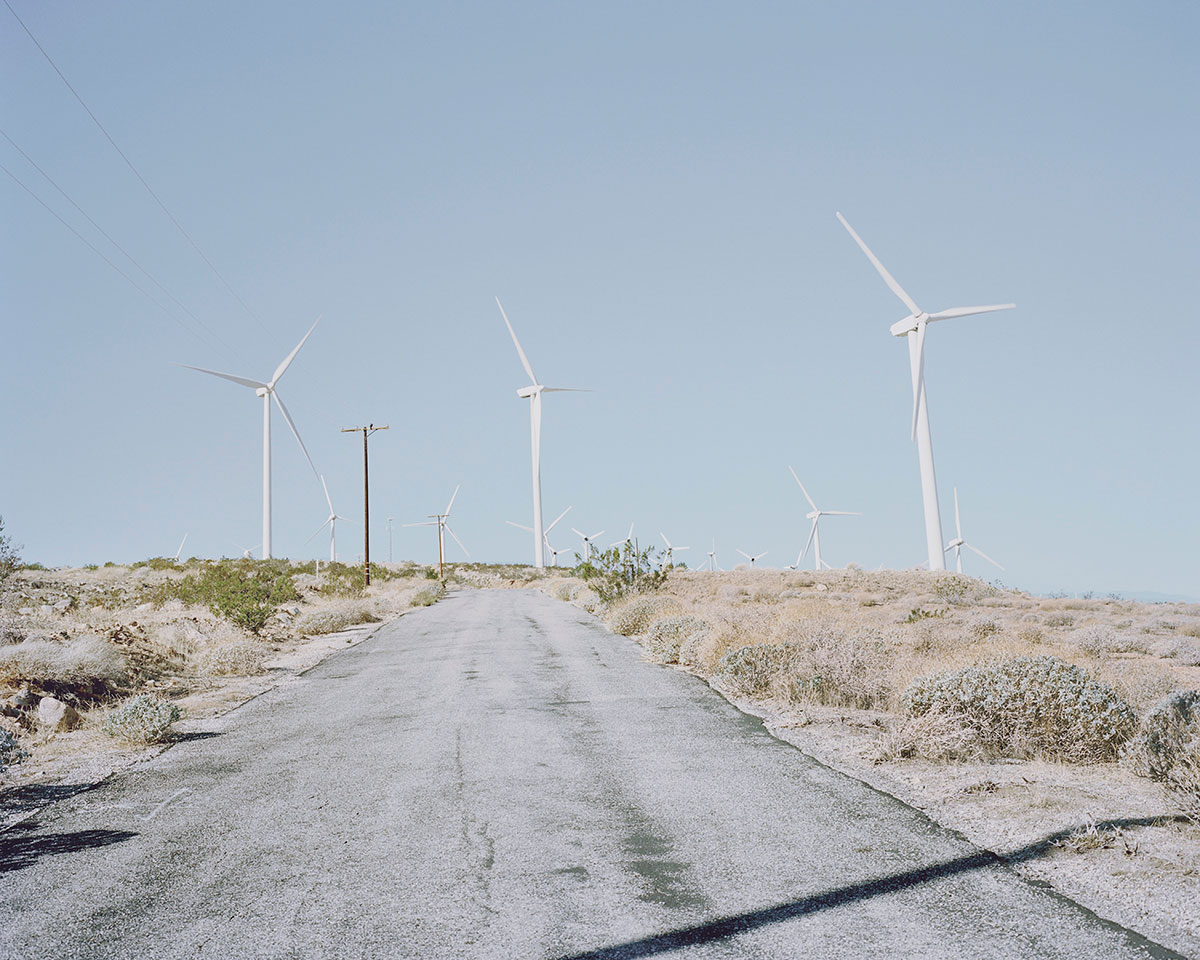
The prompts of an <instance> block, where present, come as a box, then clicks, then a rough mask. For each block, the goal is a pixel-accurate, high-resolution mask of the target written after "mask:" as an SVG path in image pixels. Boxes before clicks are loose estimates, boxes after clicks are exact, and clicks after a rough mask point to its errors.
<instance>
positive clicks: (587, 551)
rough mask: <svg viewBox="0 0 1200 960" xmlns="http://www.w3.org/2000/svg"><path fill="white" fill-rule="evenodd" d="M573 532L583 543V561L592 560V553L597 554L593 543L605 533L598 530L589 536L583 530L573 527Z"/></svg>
mask: <svg viewBox="0 0 1200 960" xmlns="http://www.w3.org/2000/svg"><path fill="white" fill-rule="evenodd" d="M571 532H572V533H575V534H578V535H579V539H580V540H582V541H583V559H584V560H590V559H591V558H592V553H593V552H595V550H596V548H595V546H594V545H593V541H595V539H596V538H597V537H598V536H600V534H602V533H603V532H604V531H603V530H597V531H596V532H595V533H593V534H591V535H590V536H589V535H588V534H586V533H584V532H583V531H582V530H577V529H576V528H575V527H572V528H571Z"/></svg>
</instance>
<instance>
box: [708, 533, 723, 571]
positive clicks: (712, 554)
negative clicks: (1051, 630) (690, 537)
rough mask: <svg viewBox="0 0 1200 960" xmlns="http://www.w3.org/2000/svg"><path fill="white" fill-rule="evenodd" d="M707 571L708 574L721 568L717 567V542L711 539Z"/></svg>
mask: <svg viewBox="0 0 1200 960" xmlns="http://www.w3.org/2000/svg"><path fill="white" fill-rule="evenodd" d="M708 569H709V572H710V573H712V572H715V571H717V570H720V569H721V568H720V567H718V566H717V541H716V538H715V537H714V538H713V542H712V549H711V550H709V551H708Z"/></svg>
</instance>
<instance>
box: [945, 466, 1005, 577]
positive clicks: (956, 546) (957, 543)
mask: <svg viewBox="0 0 1200 960" xmlns="http://www.w3.org/2000/svg"><path fill="white" fill-rule="evenodd" d="M954 531H955V534H956V536H955V538H954V539H953V540H951V541H950V542H949V543H948V544H946V552H947V553H949V552H950V550H951V548H953V550H954V563H955V566H956V567H957V568H958V572H959V573H962V572H963V568H962V548H963V547H966V548H967V549H968V550H974V551H975V552H976V553H977V554H979V555H980V556H981V557H983V559H984V560H986V561H987V562H988V563H990V564H991V565H992V566H993V567H1000V569H1001V570H1003V569H1004V568H1003V567H1001V566H1000V564H998V563H997V562H996V561H995V560H993V559H992V558H991V557H989V556H988V555H987V554H986V553H984V552H983V551H982V550H980V549H979V548H978V547H973V546H971V545H970V544H969V543H967V541H966V540H964V539H963V535H962V522H961V521H960V520H959V516H958V487H955V488H954Z"/></svg>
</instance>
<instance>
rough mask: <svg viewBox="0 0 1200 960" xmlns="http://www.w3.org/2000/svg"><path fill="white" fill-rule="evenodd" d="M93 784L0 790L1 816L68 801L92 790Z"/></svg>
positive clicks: (64, 784) (36, 784) (42, 784)
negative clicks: (76, 795) (78, 794)
mask: <svg viewBox="0 0 1200 960" xmlns="http://www.w3.org/2000/svg"><path fill="white" fill-rule="evenodd" d="M93 786H94V784H91V783H56V784H45V783H31V784H26V785H25V786H21V787H9V788H8V789H7V790H0V815H5V816H7V815H8V814H23V813H25V812H26V811H29V810H38V809H40V808H42V807H44V806H45V805H46V804H48V803H55V802H56V801H58V800H66V799H67V798H68V797H73V796H75V794H77V793H83V792H84V791H85V790H91V789H92V787H93Z"/></svg>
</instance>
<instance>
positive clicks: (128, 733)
mask: <svg viewBox="0 0 1200 960" xmlns="http://www.w3.org/2000/svg"><path fill="white" fill-rule="evenodd" d="M182 716H183V712H182V711H181V710H180V709H179V707H177V706H176V705H175V704H173V703H171V702H170V701H169V700H162V699H160V698H158V697H152V696H150V695H149V694H145V693H142V694H138V695H137V696H136V697H130V698H129V699H128V700H126V701H125V702H124V703H122V704H121V705H120V706H119V707H117V708H116V709H115V710H110V711H109V713H108V715H107V716H106V717H105V718H104V724H103V730H104V732H105V733H107V734H108V735H109V736H110V737H118V738H120V739H122V740H127V741H128V742H130V743H139V744H142V743H160V742H161V741H163V740H166V739H167V738H168V737H169V736H170V728H171V724H173V723H174V722H175V721H176V720H178V719H179V718H180V717H182Z"/></svg>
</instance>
